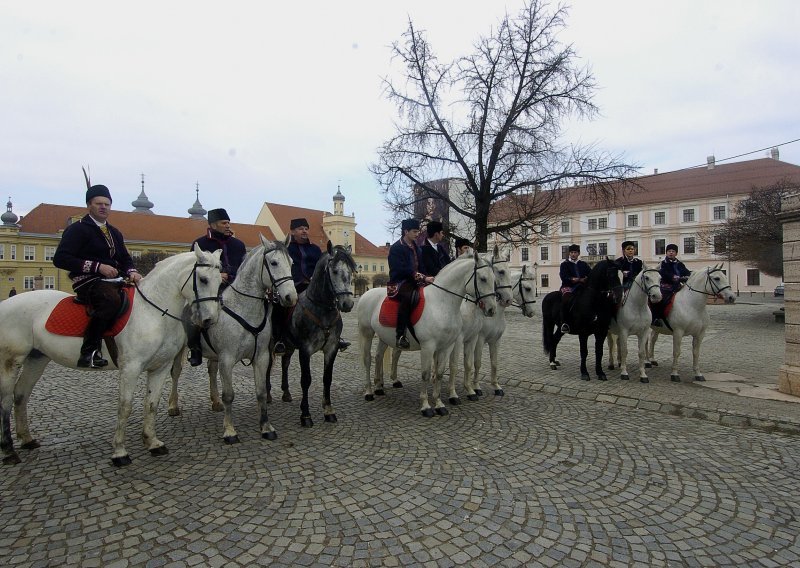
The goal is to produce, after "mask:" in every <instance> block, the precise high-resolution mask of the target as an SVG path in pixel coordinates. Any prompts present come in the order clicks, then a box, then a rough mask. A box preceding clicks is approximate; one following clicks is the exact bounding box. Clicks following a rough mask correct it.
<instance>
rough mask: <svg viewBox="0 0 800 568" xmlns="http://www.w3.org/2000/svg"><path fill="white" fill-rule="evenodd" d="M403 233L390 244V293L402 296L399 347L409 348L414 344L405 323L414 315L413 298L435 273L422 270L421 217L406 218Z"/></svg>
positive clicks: (431, 281)
mask: <svg viewBox="0 0 800 568" xmlns="http://www.w3.org/2000/svg"><path fill="white" fill-rule="evenodd" d="M401 232H402V236H401V237H400V239H399V240H398V241H397V242H396V243H394V244H393V245H392V246H391V247H390V248H389V284H388V285H387V294H388V295H389V296H390V297H396V296H399V299H400V306H399V309H398V312H397V327H396V328H395V329H396V332H397V333H396V335H397V342H396V347H399V348H400V349H408V348H409V347H410V346H411V345H410V344H409V342H408V338H406V327H408V320H409V318H410V316H411V301H412V296H413V294H414V291H415V290H416V289H417V287H419V286H421V285H424V284H432V283H433V276H426V275H425V274H423V273H421V272H420V269H421V267H420V257H421V255H422V251H421V250H420V248H419V246H418V245H417V237H418V236H419V221H417V220H416V219H405V220H404V221H403V222H402V224H401Z"/></svg>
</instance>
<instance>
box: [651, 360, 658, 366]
mask: <svg viewBox="0 0 800 568" xmlns="http://www.w3.org/2000/svg"><path fill="white" fill-rule="evenodd" d="M650 364H651V365H652V366H653V367H658V361H650Z"/></svg>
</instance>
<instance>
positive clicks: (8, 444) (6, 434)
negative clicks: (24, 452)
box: [0, 357, 23, 465]
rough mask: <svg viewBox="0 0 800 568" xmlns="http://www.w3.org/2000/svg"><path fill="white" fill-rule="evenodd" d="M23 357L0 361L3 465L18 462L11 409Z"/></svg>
mask: <svg viewBox="0 0 800 568" xmlns="http://www.w3.org/2000/svg"><path fill="white" fill-rule="evenodd" d="M22 361H23V357H9V358H6V359H5V360H4V361H2V363H0V430H2V433H1V434H0V450H2V451H3V453H4V454H5V456H4V457H3V464H4V465H14V464H18V463H20V459H19V455H18V454H17V451H16V450H15V449H14V440H13V438H12V437H11V409H12V408H13V404H14V384H15V382H16V379H17V374H18V373H19V368H20V365H21V364H22Z"/></svg>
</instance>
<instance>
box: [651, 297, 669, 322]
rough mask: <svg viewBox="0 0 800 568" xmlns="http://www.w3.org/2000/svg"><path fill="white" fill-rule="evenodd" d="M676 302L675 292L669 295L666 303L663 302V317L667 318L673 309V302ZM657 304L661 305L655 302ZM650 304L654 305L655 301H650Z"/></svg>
mask: <svg viewBox="0 0 800 568" xmlns="http://www.w3.org/2000/svg"><path fill="white" fill-rule="evenodd" d="M674 303H675V294H673V295H672V296H670V297H669V299H668V300H667V303H666V304H663V302H662V312H661V315H662V317H665V318H666V317H668V316H669V313H670V312H671V311H672V304H674ZM655 305H659V304H655ZM650 306H651V307H653V303H652V302H650Z"/></svg>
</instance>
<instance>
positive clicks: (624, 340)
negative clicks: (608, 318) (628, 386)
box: [608, 329, 630, 381]
mask: <svg viewBox="0 0 800 568" xmlns="http://www.w3.org/2000/svg"><path fill="white" fill-rule="evenodd" d="M608 337H609V338H611V337H614V338H615V342H616V345H615V347H616V348H617V349H618V351H619V378H620V379H621V380H623V381H627V380H629V379H630V375H628V330H627V329H620V330H619V335H615V336H612V335H611V334H609V335H608ZM611 343H612V342H611V341H609V343H608V346H609V347H608V349H609V354H608V355H609V358H611V359H613V358H614V353H613V351H611ZM613 368H614V367H613V366H609V369H613Z"/></svg>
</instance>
